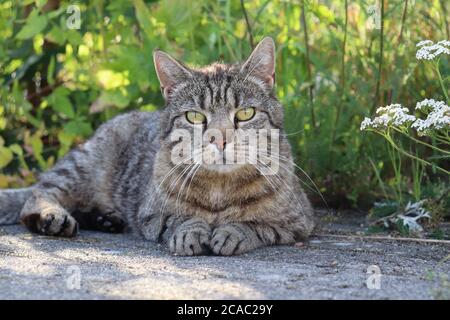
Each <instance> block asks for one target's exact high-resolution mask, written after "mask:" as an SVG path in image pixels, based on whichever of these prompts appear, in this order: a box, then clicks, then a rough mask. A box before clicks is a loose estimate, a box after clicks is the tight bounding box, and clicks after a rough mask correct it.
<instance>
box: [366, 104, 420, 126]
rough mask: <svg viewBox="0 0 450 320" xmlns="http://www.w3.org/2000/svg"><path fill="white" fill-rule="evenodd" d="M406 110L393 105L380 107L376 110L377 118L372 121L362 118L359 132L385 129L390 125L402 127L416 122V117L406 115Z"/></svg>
mask: <svg viewBox="0 0 450 320" xmlns="http://www.w3.org/2000/svg"><path fill="white" fill-rule="evenodd" d="M408 112H409V110H408V108H405V107H402V105H400V104H398V103H395V104H391V105H389V106H387V107H380V108H378V109H377V114H379V116H378V117H375V118H374V119H373V120H371V119H370V118H367V117H366V118H364V120H363V122H361V127H360V129H361V130H366V129H369V128H371V129H386V128H387V127H388V126H390V125H394V126H402V125H404V124H408V123H410V122H413V121H415V120H416V117H414V116H412V115H410V114H408Z"/></svg>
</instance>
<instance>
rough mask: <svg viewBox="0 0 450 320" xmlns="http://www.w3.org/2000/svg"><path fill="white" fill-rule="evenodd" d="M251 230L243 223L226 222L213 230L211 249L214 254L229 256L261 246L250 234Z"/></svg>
mask: <svg viewBox="0 0 450 320" xmlns="http://www.w3.org/2000/svg"><path fill="white" fill-rule="evenodd" d="M252 232H253V230H251V229H250V228H249V227H248V226H246V225H244V224H238V223H234V224H227V225H224V226H220V227H218V228H217V229H215V230H214V232H213V235H212V239H211V249H212V251H213V252H214V254H217V255H222V256H231V255H235V254H241V253H244V252H247V251H250V250H252V249H255V248H257V247H259V246H261V243H260V242H259V241H258V240H256V239H254V237H253V236H252Z"/></svg>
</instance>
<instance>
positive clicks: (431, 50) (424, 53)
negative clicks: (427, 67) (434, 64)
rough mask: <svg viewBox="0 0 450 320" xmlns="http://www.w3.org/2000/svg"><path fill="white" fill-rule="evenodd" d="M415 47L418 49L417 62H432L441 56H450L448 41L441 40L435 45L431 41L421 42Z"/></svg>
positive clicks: (449, 42)
mask: <svg viewBox="0 0 450 320" xmlns="http://www.w3.org/2000/svg"><path fill="white" fill-rule="evenodd" d="M416 47H420V49H419V50H417V52H416V59H417V60H433V59H434V58H436V57H438V56H440V55H441V54H448V55H450V41H448V40H442V41H439V42H437V43H434V42H433V41H431V40H423V41H420V42H419V43H418V44H417V45H416Z"/></svg>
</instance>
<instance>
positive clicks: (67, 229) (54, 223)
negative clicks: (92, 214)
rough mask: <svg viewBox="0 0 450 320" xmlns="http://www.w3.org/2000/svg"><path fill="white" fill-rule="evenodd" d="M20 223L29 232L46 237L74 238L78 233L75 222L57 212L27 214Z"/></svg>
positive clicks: (66, 215)
mask: <svg viewBox="0 0 450 320" xmlns="http://www.w3.org/2000/svg"><path fill="white" fill-rule="evenodd" d="M22 221H23V223H24V224H25V225H27V226H28V227H29V228H30V229H31V230H34V231H35V232H37V233H40V234H43V235H47V236H62V237H74V236H75V235H76V234H77V233H78V223H77V221H76V220H75V219H74V218H73V217H71V216H70V215H68V214H61V213H59V212H55V213H46V214H39V213H34V214H28V215H26V216H25V217H24V218H23V219H22Z"/></svg>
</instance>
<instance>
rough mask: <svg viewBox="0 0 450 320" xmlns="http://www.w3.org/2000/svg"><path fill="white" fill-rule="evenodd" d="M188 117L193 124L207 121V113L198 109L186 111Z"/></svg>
mask: <svg viewBox="0 0 450 320" xmlns="http://www.w3.org/2000/svg"><path fill="white" fill-rule="evenodd" d="M186 119H187V121H189V122H190V123H192V124H201V123H204V122H205V121H206V117H205V115H204V114H202V113H200V112H197V111H188V112H186Z"/></svg>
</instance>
